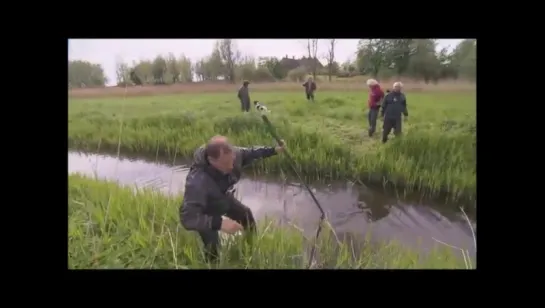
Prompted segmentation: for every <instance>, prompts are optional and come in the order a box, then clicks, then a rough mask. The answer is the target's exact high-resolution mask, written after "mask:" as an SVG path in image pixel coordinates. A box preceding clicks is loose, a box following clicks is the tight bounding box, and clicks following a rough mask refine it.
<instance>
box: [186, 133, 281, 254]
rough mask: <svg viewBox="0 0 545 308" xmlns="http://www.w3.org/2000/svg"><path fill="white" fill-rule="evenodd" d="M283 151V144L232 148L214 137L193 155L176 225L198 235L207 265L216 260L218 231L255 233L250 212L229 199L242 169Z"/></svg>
mask: <svg viewBox="0 0 545 308" xmlns="http://www.w3.org/2000/svg"><path fill="white" fill-rule="evenodd" d="M283 150H284V144H282V145H279V146H277V147H252V148H241V147H235V146H232V145H231V144H229V142H228V140H227V138H226V137H223V136H215V137H213V138H212V139H210V141H209V142H208V143H207V144H206V145H205V146H204V147H200V148H198V149H197V150H196V151H195V155H194V161H193V164H192V165H191V168H190V170H189V174H188V175H187V178H186V184H185V192H184V199H183V202H182V205H181V206H180V221H181V223H182V226H183V227H184V228H185V229H187V230H191V231H197V232H198V234H199V235H200V237H201V239H202V241H203V243H204V247H205V250H204V252H205V258H206V260H207V261H209V262H213V261H217V260H218V257H219V248H220V238H219V234H218V232H219V231H222V232H225V233H228V234H234V233H236V232H238V231H241V230H243V229H244V230H245V231H249V233H250V234H248V235H249V236H250V237H249V238H251V236H252V234H251V233H254V232H255V229H256V223H255V219H254V216H253V214H252V211H251V210H250V208H248V207H247V206H245V205H244V204H242V203H241V202H240V201H238V200H236V199H235V197H234V196H233V190H234V189H233V188H234V185H235V184H236V183H237V182H238V181H239V179H240V176H241V171H242V168H243V167H245V166H248V165H249V164H251V163H252V162H253V161H255V160H257V159H262V158H267V157H270V156H273V155H275V154H277V153H280V152H282V151H283ZM222 216H225V217H224V218H223V217H222Z"/></svg>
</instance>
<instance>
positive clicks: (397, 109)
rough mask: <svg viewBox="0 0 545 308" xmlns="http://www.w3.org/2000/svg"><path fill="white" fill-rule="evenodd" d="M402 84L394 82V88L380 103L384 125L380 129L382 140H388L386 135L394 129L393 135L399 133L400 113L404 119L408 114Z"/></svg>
mask: <svg viewBox="0 0 545 308" xmlns="http://www.w3.org/2000/svg"><path fill="white" fill-rule="evenodd" d="M402 88H403V84H402V83H401V82H399V81H398V82H396V83H394V89H393V90H392V91H391V92H390V93H388V95H386V97H385V98H384V102H383V103H382V113H381V116H382V117H384V126H383V130H382V142H383V143H386V141H388V135H389V134H390V132H391V131H392V129H393V130H394V135H395V136H396V137H397V136H399V135H401V122H402V121H401V114H403V115H404V116H405V119H407V117H408V116H409V113H408V111H407V98H406V97H405V94H403V93H402V92H401V89H402Z"/></svg>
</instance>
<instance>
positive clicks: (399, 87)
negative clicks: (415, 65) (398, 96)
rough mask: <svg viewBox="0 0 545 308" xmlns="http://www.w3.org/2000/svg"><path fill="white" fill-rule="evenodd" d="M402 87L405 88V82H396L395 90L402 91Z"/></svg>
mask: <svg viewBox="0 0 545 308" xmlns="http://www.w3.org/2000/svg"><path fill="white" fill-rule="evenodd" d="M401 89H403V84H402V83H401V81H396V82H395V83H394V92H401Z"/></svg>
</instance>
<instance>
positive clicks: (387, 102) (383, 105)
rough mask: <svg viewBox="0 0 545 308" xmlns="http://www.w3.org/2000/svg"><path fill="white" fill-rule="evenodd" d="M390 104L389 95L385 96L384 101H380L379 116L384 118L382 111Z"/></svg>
mask: <svg viewBox="0 0 545 308" xmlns="http://www.w3.org/2000/svg"><path fill="white" fill-rule="evenodd" d="M389 103H390V93H388V94H386V96H385V97H384V100H383V101H382V109H381V110H380V115H381V116H384V111H386V108H387V107H388V104H389Z"/></svg>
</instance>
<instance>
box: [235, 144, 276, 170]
mask: <svg viewBox="0 0 545 308" xmlns="http://www.w3.org/2000/svg"><path fill="white" fill-rule="evenodd" d="M238 149H239V155H241V157H242V167H245V166H248V165H249V164H251V163H252V162H253V161H254V160H256V159H262V158H267V157H271V156H273V155H276V149H275V148H273V147H251V148H240V147H239V148H238Z"/></svg>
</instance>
